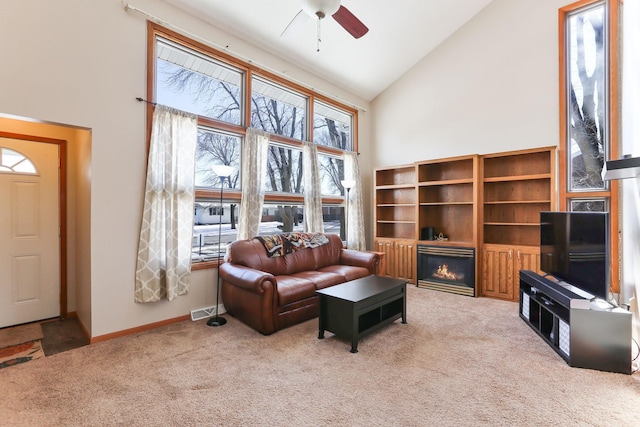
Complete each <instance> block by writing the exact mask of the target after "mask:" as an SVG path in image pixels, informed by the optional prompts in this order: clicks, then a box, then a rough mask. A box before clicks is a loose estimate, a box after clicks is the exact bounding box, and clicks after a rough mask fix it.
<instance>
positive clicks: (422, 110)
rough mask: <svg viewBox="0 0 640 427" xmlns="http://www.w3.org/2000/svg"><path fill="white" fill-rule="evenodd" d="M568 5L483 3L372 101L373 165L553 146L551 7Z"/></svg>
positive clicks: (562, 0) (530, 0)
mask: <svg viewBox="0 0 640 427" xmlns="http://www.w3.org/2000/svg"><path fill="white" fill-rule="evenodd" d="M568 3H569V2H568V1H567V0H553V1H550V0H545V1H543V2H541V1H539V0H516V1H514V0H495V1H493V2H492V3H491V4H489V5H488V6H487V7H486V8H485V9H483V10H482V11H481V12H480V13H479V14H478V15H476V17H474V18H473V19H472V20H471V21H470V22H468V23H467V24H466V25H465V26H464V27H463V28H461V29H460V30H459V31H457V32H456V33H455V34H453V35H452V36H451V37H450V38H449V39H448V40H446V41H445V42H444V43H443V44H442V45H441V46H439V47H438V48H437V49H436V50H435V51H434V52H432V53H431V54H429V55H428V56H427V57H425V58H424V59H423V60H422V61H420V62H419V63H418V64H417V65H416V66H415V67H413V68H412V69H411V70H410V71H409V72H407V73H406V74H405V75H404V76H403V77H401V78H400V79H399V80H398V81H396V82H395V83H394V84H393V85H392V86H391V87H390V88H389V89H387V90H386V91H384V92H383V93H382V94H381V95H379V96H378V97H377V98H376V99H375V100H374V101H373V102H372V116H373V118H372V134H373V135H374V158H373V160H372V161H373V164H374V165H375V166H387V165H396V164H404V163H412V162H414V161H418V160H428V159H435V158H444V157H450V156H457V155H466V154H485V153H491V152H500V151H509V150H515V149H524V148H532V147H544V146H555V145H558V141H559V130H558V129H559V126H558V117H559V116H558V90H559V89H558V9H559V8H560V7H561V6H564V5H566V4H568ZM417 42H419V41H417ZM399 148H402V149H399Z"/></svg>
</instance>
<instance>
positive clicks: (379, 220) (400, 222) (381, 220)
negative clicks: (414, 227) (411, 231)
mask: <svg viewBox="0 0 640 427" xmlns="http://www.w3.org/2000/svg"><path fill="white" fill-rule="evenodd" d="M376 222H378V223H380V224H415V223H416V222H415V221H396V220H386V219H378V220H376Z"/></svg>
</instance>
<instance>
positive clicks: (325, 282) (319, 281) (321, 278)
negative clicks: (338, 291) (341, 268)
mask: <svg viewBox="0 0 640 427" xmlns="http://www.w3.org/2000/svg"><path fill="white" fill-rule="evenodd" d="M293 276H294V277H302V278H304V279H307V280H310V281H312V282H313V283H314V284H315V285H316V289H324V288H328V287H329V286H333V285H338V284H340V283H344V282H345V280H344V276H342V275H340V274H336V273H332V272H330V271H315V270H310V271H301V272H300V273H296V274H294V275H293Z"/></svg>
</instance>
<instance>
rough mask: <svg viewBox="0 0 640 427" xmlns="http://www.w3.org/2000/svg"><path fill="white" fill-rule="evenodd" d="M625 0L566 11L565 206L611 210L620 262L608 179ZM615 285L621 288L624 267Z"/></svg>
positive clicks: (594, 0)
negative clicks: (605, 171)
mask: <svg viewBox="0 0 640 427" xmlns="http://www.w3.org/2000/svg"><path fill="white" fill-rule="evenodd" d="M618 1H619V0H586V1H585V0H582V1H579V2H577V3H574V4H571V5H569V6H566V7H564V8H561V9H560V13H559V19H560V30H561V31H560V35H561V37H560V69H561V71H562V72H561V73H560V88H561V91H560V124H561V128H560V206H561V209H563V210H570V211H599V212H607V211H608V212H611V213H612V215H611V216H610V219H611V221H610V223H611V230H610V233H609V234H610V236H611V245H610V246H611V254H612V256H611V262H612V265H617V264H618V247H619V246H618V245H619V242H618V233H617V227H618V222H617V215H616V212H617V211H618V201H617V184H616V183H615V182H614V181H610V182H606V181H603V180H602V177H601V173H602V168H603V166H604V162H605V161H606V160H608V159H611V158H617V157H618V149H617V144H618V132H617V129H618V123H617V120H618V98H617V94H618V88H617V87H616V86H615V83H616V82H617V63H618V57H617V52H618V49H617V33H618V28H617V27H618V25H617V22H618ZM611 270H612V274H611V287H612V288H613V289H614V291H617V289H618V280H619V279H618V269H617V268H612V269H611Z"/></svg>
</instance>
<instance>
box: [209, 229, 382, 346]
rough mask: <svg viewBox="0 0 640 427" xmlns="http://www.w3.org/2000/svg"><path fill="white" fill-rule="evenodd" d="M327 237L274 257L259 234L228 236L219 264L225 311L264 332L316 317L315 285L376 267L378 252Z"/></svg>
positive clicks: (366, 272) (340, 280) (365, 273)
mask: <svg viewBox="0 0 640 427" xmlns="http://www.w3.org/2000/svg"><path fill="white" fill-rule="evenodd" d="M326 237H327V238H328V239H329V242H328V243H327V244H324V245H321V246H318V247H314V248H304V249H300V250H297V251H295V252H292V253H288V254H285V255H282V256H278V257H269V256H268V255H267V250H266V249H265V247H264V245H263V244H262V242H261V241H260V240H259V239H258V238H253V239H250V240H238V241H235V242H233V243H232V244H231V245H230V246H229V249H228V252H227V256H226V258H225V261H226V262H225V263H223V264H222V265H221V266H220V268H219V274H220V278H221V279H222V288H221V297H222V302H223V304H224V307H225V309H226V311H227V313H229V314H230V315H232V316H233V317H235V318H237V319H239V320H241V321H242V322H244V323H246V324H247V325H249V326H251V327H252V328H253V329H255V330H256V331H258V332H261V333H263V334H265V335H268V334H271V333H273V332H275V331H278V330H280V329H283V328H286V327H288V326H291V325H294V324H297V323H300V322H303V321H306V320H309V319H313V318H314V317H317V316H318V312H319V310H318V309H319V305H318V304H319V303H318V296H316V293H315V292H316V290H317V289H323V288H327V287H329V286H333V285H337V284H339V283H344V282H347V281H349V280H354V279H358V278H360V277H365V276H368V275H370V274H374V273H375V272H376V269H377V267H378V263H379V262H380V258H379V255H378V254H376V253H372V252H362V251H354V250H349V249H344V248H343V245H342V241H341V240H340V237H339V236H338V235H336V234H326Z"/></svg>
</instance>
